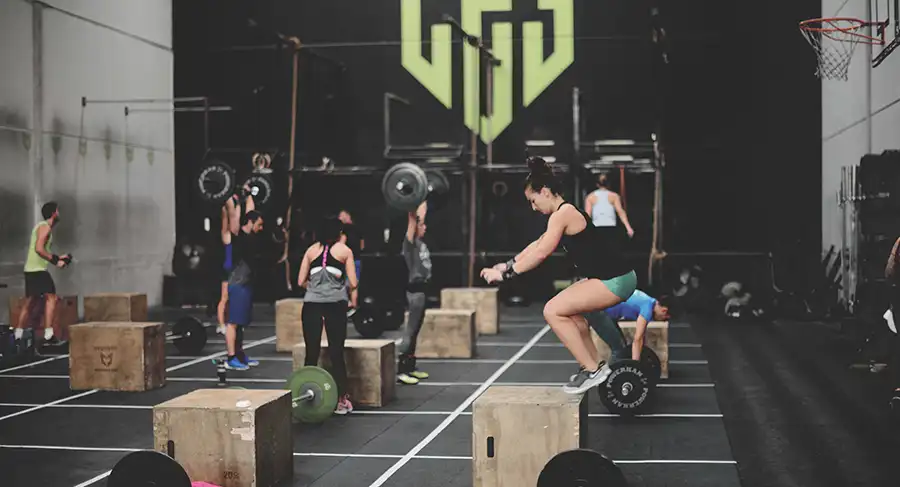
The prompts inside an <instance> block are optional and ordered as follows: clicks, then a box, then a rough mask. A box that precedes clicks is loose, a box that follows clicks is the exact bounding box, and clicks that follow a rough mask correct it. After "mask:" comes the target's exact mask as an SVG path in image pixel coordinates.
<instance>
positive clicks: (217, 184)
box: [197, 160, 236, 206]
mask: <svg viewBox="0 0 900 487" xmlns="http://www.w3.org/2000/svg"><path fill="white" fill-rule="evenodd" d="M235 182H236V181H235V175H234V168H232V167H231V166H229V165H228V164H225V163H224V162H221V161H215V160H213V161H210V162H209V163H207V164H206V165H205V166H204V167H203V169H201V170H200V174H199V175H198V176H197V189H198V190H199V192H200V197H201V198H203V200H205V201H207V202H210V203H213V204H215V205H217V206H221V205H223V204H225V200H227V199H228V197H229V196H231V195H232V194H233V193H234V186H235Z"/></svg>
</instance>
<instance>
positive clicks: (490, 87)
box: [485, 59, 494, 166]
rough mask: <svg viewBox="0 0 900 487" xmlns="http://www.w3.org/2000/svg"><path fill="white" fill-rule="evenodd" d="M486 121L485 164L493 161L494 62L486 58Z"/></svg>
mask: <svg viewBox="0 0 900 487" xmlns="http://www.w3.org/2000/svg"><path fill="white" fill-rule="evenodd" d="M486 96H487V100H486V101H487V108H486V109H487V122H486V123H485V132H486V133H487V139H488V143H487V165H488V166H490V165H491V164H493V163H494V62H493V60H491V59H489V60H488V69H487V93H486Z"/></svg>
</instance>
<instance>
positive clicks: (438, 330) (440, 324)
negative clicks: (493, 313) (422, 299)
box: [415, 308, 478, 358]
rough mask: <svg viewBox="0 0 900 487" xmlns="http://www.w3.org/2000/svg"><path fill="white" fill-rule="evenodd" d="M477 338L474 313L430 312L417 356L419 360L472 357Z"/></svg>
mask: <svg viewBox="0 0 900 487" xmlns="http://www.w3.org/2000/svg"><path fill="white" fill-rule="evenodd" d="M477 337H478V332H477V331H476V330H475V311H474V310H468V309H443V308H442V309H427V310H425V319H424V320H423V321H422V329H421V330H419V337H418V340H417V342H416V354H415V355H416V357H419V358H472V357H474V356H475V339H476V338H477Z"/></svg>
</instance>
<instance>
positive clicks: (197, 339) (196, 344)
mask: <svg viewBox="0 0 900 487" xmlns="http://www.w3.org/2000/svg"><path fill="white" fill-rule="evenodd" d="M165 337H166V342H167V343H172V344H174V345H175V348H177V349H178V351H179V352H181V353H182V354H184V355H193V354H196V353H199V352H200V351H202V350H203V347H205V346H206V326H204V325H203V323H201V322H200V320H198V319H197V318H194V317H193V316H182V317H181V318H179V319H178V321H176V322H175V324H174V325H172V331H168V332H166V335H165Z"/></svg>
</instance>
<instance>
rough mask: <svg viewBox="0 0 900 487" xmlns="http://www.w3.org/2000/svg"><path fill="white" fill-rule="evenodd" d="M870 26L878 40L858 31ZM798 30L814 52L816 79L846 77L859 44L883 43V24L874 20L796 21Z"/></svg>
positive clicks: (826, 19)
mask: <svg viewBox="0 0 900 487" xmlns="http://www.w3.org/2000/svg"><path fill="white" fill-rule="evenodd" d="M870 26H874V28H876V29H878V30H879V34H880V35H881V36H882V37H881V38H880V39H879V38H876V37H872V36H868V35H865V34H863V33H862V30H863V28H865V27H870ZM800 32H802V33H803V37H804V38H805V39H806V41H807V42H808V43H809V45H810V46H811V47H812V48H813V50H814V51H815V52H816V56H817V58H818V63H819V66H818V69H817V70H816V76H818V77H819V79H829V80H835V79H836V80H843V81H846V80H847V77H848V76H847V74H848V72H849V68H850V61H851V60H852V59H853V52H854V51H855V50H856V46H857V45H859V44H884V27H883V24H881V23H878V22H865V21H863V20H859V19H853V18H847V17H833V18H824V19H810V20H804V21H803V22H800Z"/></svg>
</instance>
